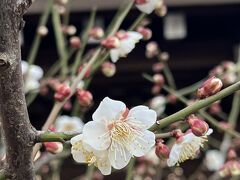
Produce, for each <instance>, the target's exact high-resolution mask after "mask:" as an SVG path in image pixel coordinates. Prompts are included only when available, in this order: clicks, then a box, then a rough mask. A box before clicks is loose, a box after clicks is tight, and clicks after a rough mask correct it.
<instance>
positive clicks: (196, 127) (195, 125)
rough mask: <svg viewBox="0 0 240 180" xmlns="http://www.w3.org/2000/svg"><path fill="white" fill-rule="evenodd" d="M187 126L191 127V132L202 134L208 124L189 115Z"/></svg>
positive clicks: (206, 130) (204, 132)
mask: <svg viewBox="0 0 240 180" xmlns="http://www.w3.org/2000/svg"><path fill="white" fill-rule="evenodd" d="M187 122H188V124H189V126H190V127H191V130H192V133H193V134H194V135H196V136H204V135H205V134H206V133H207V132H208V129H209V126H208V124H207V123H206V122H205V121H204V120H202V119H199V118H197V117H195V116H190V117H189V118H188V120H187Z"/></svg>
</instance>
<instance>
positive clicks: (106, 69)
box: [102, 62, 116, 77]
mask: <svg viewBox="0 0 240 180" xmlns="http://www.w3.org/2000/svg"><path fill="white" fill-rule="evenodd" d="M102 73H103V74H104V75H105V76H107V77H112V76H113V75H114V74H115V73H116V66H115V64H114V63H111V62H105V63H103V64H102Z"/></svg>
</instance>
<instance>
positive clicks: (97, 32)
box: [89, 27, 104, 39]
mask: <svg viewBox="0 0 240 180" xmlns="http://www.w3.org/2000/svg"><path fill="white" fill-rule="evenodd" d="M89 36H90V37H92V38H94V39H101V38H102V37H103V36H104V31H103V29H102V28H101V27H94V28H92V29H91V30H90V32H89Z"/></svg>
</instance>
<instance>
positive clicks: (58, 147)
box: [43, 142, 63, 154]
mask: <svg viewBox="0 0 240 180" xmlns="http://www.w3.org/2000/svg"><path fill="white" fill-rule="evenodd" d="M43 144H44V147H45V149H46V151H48V152H51V153H53V154H58V153H61V152H62V151H63V144H62V143H60V142H45V143H43Z"/></svg>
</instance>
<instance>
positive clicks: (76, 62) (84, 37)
mask: <svg viewBox="0 0 240 180" xmlns="http://www.w3.org/2000/svg"><path fill="white" fill-rule="evenodd" d="M95 17H96V9H95V8H94V9H93V10H92V13H91V15H90V20H89V22H88V24H87V26H86V29H85V30H84V32H83V35H82V37H81V42H82V44H81V47H80V49H79V50H78V51H77V54H76V57H75V60H74V64H73V66H72V76H73V75H74V74H75V73H76V71H77V69H78V66H79V65H80V63H81V59H82V55H83V52H84V50H85V48H86V45H87V42H88V38H89V31H90V29H92V27H93V25H94V21H95Z"/></svg>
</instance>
